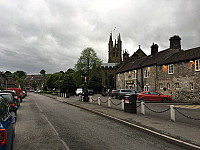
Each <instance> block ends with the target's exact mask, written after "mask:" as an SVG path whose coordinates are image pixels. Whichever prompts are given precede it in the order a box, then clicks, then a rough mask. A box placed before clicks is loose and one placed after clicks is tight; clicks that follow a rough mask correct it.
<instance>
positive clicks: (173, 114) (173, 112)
mask: <svg viewBox="0 0 200 150" xmlns="http://www.w3.org/2000/svg"><path fill="white" fill-rule="evenodd" d="M41 94H42V93H41ZM58 96H60V97H64V98H66V97H67V95H66V93H58ZM79 100H80V101H83V96H81V95H80V96H79ZM89 102H90V103H93V102H97V104H98V105H101V104H106V103H107V106H108V107H109V108H112V106H113V105H114V106H119V105H121V110H123V111H124V100H123V99H122V100H120V101H119V102H118V103H114V102H113V101H112V100H111V98H110V97H109V98H108V99H107V100H106V101H103V100H102V99H101V98H100V97H98V98H97V99H96V100H95V99H93V98H92V96H90V97H89ZM139 107H141V114H142V115H145V108H146V109H148V110H149V111H151V112H154V113H160V114H161V113H165V112H167V111H170V117H171V120H172V121H174V122H175V121H176V112H177V113H179V114H180V115H182V116H184V117H186V118H188V119H192V120H197V121H200V118H194V117H190V116H188V115H185V114H184V113H182V112H181V111H180V110H179V109H178V108H177V107H176V106H175V105H169V108H167V109H165V110H162V111H156V110H153V109H151V108H150V107H149V106H147V105H146V104H145V102H141V103H140V104H139V105H138V106H137V108H139Z"/></svg>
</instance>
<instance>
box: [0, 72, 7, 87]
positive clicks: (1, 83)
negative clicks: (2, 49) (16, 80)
mask: <svg viewBox="0 0 200 150" xmlns="http://www.w3.org/2000/svg"><path fill="white" fill-rule="evenodd" d="M6 85H7V80H6V76H5V74H4V73H3V72H0V89H6Z"/></svg>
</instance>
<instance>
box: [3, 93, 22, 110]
mask: <svg viewBox="0 0 200 150" xmlns="http://www.w3.org/2000/svg"><path fill="white" fill-rule="evenodd" d="M0 93H11V94H12V96H13V99H14V101H15V102H16V104H17V107H19V106H20V98H19V96H18V95H17V93H16V91H10V90H3V91H0Z"/></svg>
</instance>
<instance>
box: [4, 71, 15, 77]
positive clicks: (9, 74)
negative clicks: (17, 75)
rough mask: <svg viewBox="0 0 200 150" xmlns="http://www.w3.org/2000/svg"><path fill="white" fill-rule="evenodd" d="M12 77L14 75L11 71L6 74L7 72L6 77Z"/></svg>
mask: <svg viewBox="0 0 200 150" xmlns="http://www.w3.org/2000/svg"><path fill="white" fill-rule="evenodd" d="M12 75H13V74H12V72H10V71H6V72H5V76H6V77H12Z"/></svg>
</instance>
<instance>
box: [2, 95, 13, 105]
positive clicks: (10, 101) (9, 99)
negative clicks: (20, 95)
mask: <svg viewBox="0 0 200 150" xmlns="http://www.w3.org/2000/svg"><path fill="white" fill-rule="evenodd" d="M2 97H4V98H6V99H7V100H8V102H9V103H13V97H12V96H11V95H10V94H2Z"/></svg>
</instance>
